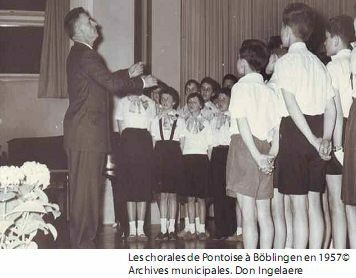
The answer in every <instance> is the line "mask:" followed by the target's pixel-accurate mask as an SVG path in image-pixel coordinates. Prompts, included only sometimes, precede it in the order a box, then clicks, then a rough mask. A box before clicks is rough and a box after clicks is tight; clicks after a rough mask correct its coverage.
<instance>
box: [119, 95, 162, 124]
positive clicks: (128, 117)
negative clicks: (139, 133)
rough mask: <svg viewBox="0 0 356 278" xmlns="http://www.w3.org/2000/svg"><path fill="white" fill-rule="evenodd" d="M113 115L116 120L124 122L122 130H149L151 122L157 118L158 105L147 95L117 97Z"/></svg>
mask: <svg viewBox="0 0 356 278" xmlns="http://www.w3.org/2000/svg"><path fill="white" fill-rule="evenodd" d="M113 114H114V119H115V120H119V121H122V130H124V129H125V128H140V129H147V130H149V129H150V126H151V121H152V120H153V119H154V117H155V116H156V105H155V102H154V101H153V100H152V99H150V98H149V97H146V96H145V95H141V96H126V97H123V98H116V97H115V98H114V112H113Z"/></svg>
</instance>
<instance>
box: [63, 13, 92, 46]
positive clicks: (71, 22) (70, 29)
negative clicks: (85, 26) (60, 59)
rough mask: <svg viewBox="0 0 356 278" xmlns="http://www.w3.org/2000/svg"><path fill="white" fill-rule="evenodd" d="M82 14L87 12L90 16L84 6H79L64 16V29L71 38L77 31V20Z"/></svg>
mask: <svg viewBox="0 0 356 278" xmlns="http://www.w3.org/2000/svg"><path fill="white" fill-rule="evenodd" d="M81 14H86V15H88V16H89V14H88V12H87V11H86V10H84V9H83V7H78V8H74V9H72V10H70V11H69V12H68V13H67V15H66V16H65V17H64V30H65V31H66V33H67V35H68V37H69V38H71V39H72V38H73V36H74V31H75V23H76V22H77V20H78V18H79V16H80V15H81Z"/></svg>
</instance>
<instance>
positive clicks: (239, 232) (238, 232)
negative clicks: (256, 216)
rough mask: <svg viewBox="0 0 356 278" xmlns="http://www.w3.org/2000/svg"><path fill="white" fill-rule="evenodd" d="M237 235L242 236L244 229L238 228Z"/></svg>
mask: <svg viewBox="0 0 356 278" xmlns="http://www.w3.org/2000/svg"><path fill="white" fill-rule="evenodd" d="M236 235H238V236H239V235H242V228H241V227H237V229H236Z"/></svg>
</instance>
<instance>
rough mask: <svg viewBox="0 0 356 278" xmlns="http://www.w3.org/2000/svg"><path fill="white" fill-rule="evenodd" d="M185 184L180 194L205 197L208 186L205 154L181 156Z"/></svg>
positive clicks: (207, 161) (207, 164) (207, 168)
mask: <svg viewBox="0 0 356 278" xmlns="http://www.w3.org/2000/svg"><path fill="white" fill-rule="evenodd" d="M183 161H184V176H185V185H184V187H183V188H182V189H183V190H182V192H181V194H182V195H183V196H187V197H197V198H202V199H203V198H206V197H207V196H208V187H209V177H210V176H209V159H208V156H207V155H205V154H188V155H184V156H183Z"/></svg>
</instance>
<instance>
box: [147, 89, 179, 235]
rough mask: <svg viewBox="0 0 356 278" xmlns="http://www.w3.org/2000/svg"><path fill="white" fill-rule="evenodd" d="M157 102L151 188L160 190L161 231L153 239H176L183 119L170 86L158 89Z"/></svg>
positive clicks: (152, 131)
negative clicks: (178, 111) (159, 109)
mask: <svg viewBox="0 0 356 278" xmlns="http://www.w3.org/2000/svg"><path fill="white" fill-rule="evenodd" d="M160 104H161V108H162V109H161V113H160V114H159V115H157V116H156V117H155V119H154V120H153V121H152V126H151V134H152V137H153V142H154V145H155V147H154V153H155V156H154V157H155V173H156V183H155V188H154V191H155V192H156V193H159V194H160V198H159V210H160V216H161V232H160V233H159V234H158V235H157V237H156V239H157V240H167V239H170V240H174V239H176V233H175V218H176V212H177V194H176V193H177V192H180V188H181V187H182V186H183V184H184V179H183V178H184V169H183V156H182V151H181V148H180V140H181V136H182V133H183V128H184V120H183V119H182V118H179V117H178V114H177V111H176V110H175V109H176V108H177V106H178V104H179V95H178V93H177V92H176V91H175V90H174V89H173V88H170V87H168V88H165V89H163V90H162V91H161V94H160ZM167 224H168V225H167ZM167 226H168V230H167Z"/></svg>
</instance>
